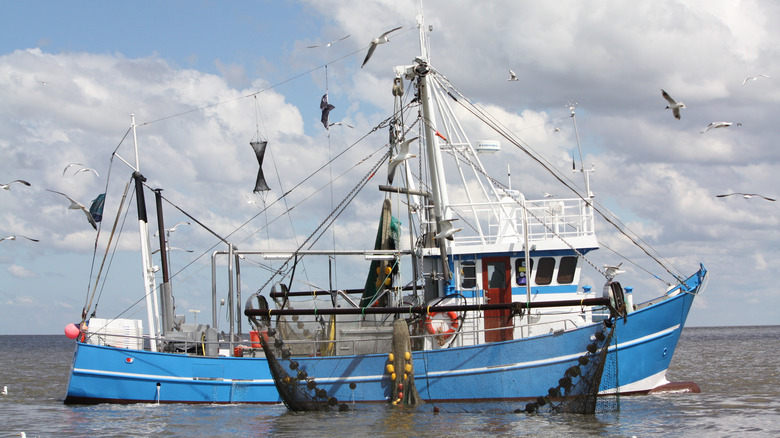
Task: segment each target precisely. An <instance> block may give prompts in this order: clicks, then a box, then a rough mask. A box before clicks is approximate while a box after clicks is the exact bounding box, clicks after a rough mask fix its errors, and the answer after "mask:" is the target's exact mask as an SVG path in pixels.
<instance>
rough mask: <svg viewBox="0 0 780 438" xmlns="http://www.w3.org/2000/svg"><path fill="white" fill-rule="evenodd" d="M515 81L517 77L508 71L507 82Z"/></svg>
mask: <svg viewBox="0 0 780 438" xmlns="http://www.w3.org/2000/svg"><path fill="white" fill-rule="evenodd" d="M516 80H517V75H516V74H515V72H513V71H512V70H509V79H507V81H516Z"/></svg>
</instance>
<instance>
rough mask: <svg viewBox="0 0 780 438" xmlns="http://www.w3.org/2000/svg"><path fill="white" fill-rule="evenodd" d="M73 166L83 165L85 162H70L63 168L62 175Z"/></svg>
mask: <svg viewBox="0 0 780 438" xmlns="http://www.w3.org/2000/svg"><path fill="white" fill-rule="evenodd" d="M73 166H83V164H81V163H70V164H68V165H67V166H65V168H64V169H62V176H65V172H66V171H67V170H68V169H70V168H71V167H73Z"/></svg>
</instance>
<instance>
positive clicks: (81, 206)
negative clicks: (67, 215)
mask: <svg viewBox="0 0 780 438" xmlns="http://www.w3.org/2000/svg"><path fill="white" fill-rule="evenodd" d="M46 191H47V192H52V193H57V194H58V195H62V196H64V197H66V198H68V201H70V205H69V206H68V208H69V209H70V210H81V211H83V212H84V214H85V215H87V220H89V224H90V225H92V228H94V229H96V230H97V222H95V219H94V218H93V217H92V213H90V212H89V210H88V209H87V207H85V206H84V204H82V203H80V202H78V201H75V200H74V199H73V198H71V197H70V196H68V195H66V194H65V193H62V192H57V191H55V190H49V189H46Z"/></svg>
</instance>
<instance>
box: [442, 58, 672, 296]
mask: <svg viewBox="0 0 780 438" xmlns="http://www.w3.org/2000/svg"><path fill="white" fill-rule="evenodd" d="M431 73H434V75H433V77H434V79H435V80H436V82H437V83H438V84H439V86H441V87H442V88H446V89H448V91H447V94H448V95H449V96H450V98H452V99H453V100H454V101H455V102H457V103H458V104H460V106H461V107H463V109H465V110H466V111H468V112H470V113H471V114H472V115H474V116H475V117H477V118H478V119H479V120H481V121H483V122H485V123H486V124H487V125H488V126H490V127H491V128H492V129H493V130H494V131H496V133H497V134H499V135H501V136H502V137H503V138H505V139H506V140H508V141H509V142H510V143H512V144H513V145H515V146H516V147H517V148H518V149H520V150H521V151H522V152H524V153H525V154H526V155H527V156H528V157H529V158H531V159H532V160H534V161H536V162H537V163H538V164H540V165H541V166H542V167H543V168H544V169H545V170H547V171H548V172H549V173H550V174H551V175H552V176H553V177H554V178H555V179H556V180H558V182H560V183H561V184H563V185H564V186H565V187H567V188H568V189H570V190H571V191H572V192H573V193H574V194H575V195H577V196H578V197H579V198H580V199H582V200H583V201H584V202H587V203H589V204H590V205H593V200H592V199H590V198H588V199H586V198H585V197H583V196H582V195H581V194H580V193H579V191H577V190H576V189H575V188H574V187H572V186H571V185H570V184H569V183H568V182H567V181H565V180H564V179H563V178H562V177H561V176H560V175H558V173H556V172H555V171H554V169H553V168H552V167H551V166H550V165H549V164H547V163H545V162H543V160H542V158H540V156H539V155H538V154H535V153H531V151H530V150H529V149H528V148H527V147H526V146H523V145H522V144H520V141H519V139H515V138H513V137H512V135H511V133H510V132H508V131H507V130H505V129H504V128H502V127H501V126H500V122H499V121H497V120H495V119H492V117H491V116H490V115H489V114H488V113H487V112H485V111H483V110H482V109H481V108H480V107H479V106H478V105H476V104H475V103H473V102H472V101H471V100H470V99H468V98H467V97H466V96H465V95H464V94H463V93H462V92H460V91H459V90H458V89H456V88H455V87H454V86H453V85H452V84H451V83H449V81H447V79H446V78H445V77H444V76H443V75H441V74H440V73H438V71H436V70H435V69H431ZM442 81H447V82H446V84H445V83H444V82H442ZM450 91H452V92H455V93H457V94H458V95H459V96H460V97H462V99H458V98H456V97H455V96H454V95H453V94H452V93H451V92H450ZM464 102H468V105H465V104H464ZM479 171H480V172H481V173H483V175H485V173H484V171H482V170H481V169H480V170H479ZM485 176H486V177H488V176H487V175H485ZM488 178H490V177H488ZM490 179H491V180H493V181H495V180H494V179H492V178H490ZM498 185H499V186H501V185H500V184H498ZM593 210H594V211H596V212H597V213H598V214H599V215H600V216H601V217H602V218H603V219H604V220H605V221H607V223H609V224H610V225H612V226H614V227H615V229H617V230H618V232H620V233H621V234H623V235H624V236H625V237H626V238H628V239H629V240H630V241H631V242H632V243H633V244H634V245H636V246H637V247H638V248H639V249H641V250H642V251H643V252H644V253H645V254H646V255H647V256H648V257H650V258H651V259H652V260H653V261H655V262H656V263H658V265H659V266H661V267H662V268H663V269H664V270H666V272H667V273H669V275H671V276H672V277H674V278H675V279H676V280H677V281H678V282H679V283H683V280H682V278H680V277H679V276H678V275H677V274H675V273H674V272H672V271H671V269H670V268H669V267H667V266H666V264H664V263H663V262H662V261H661V260H659V258H658V257H656V256H655V255H653V254H651V253H650V252H649V250H648V249H647V248H645V246H644V245H641V244H640V243H639V242H638V241H637V240H636V239H634V238H633V237H632V236H630V235H629V234H628V233H627V232H626V231H625V230H624V229H623V228H621V227H620V226H618V225H617V224H616V223H615V222H614V221H613V220H612V219H610V218H609V217H607V215H606V214H605V213H604V212H602V211H601V210H600V209H599V208H595V206H594V208H593ZM526 211H527V210H526ZM536 219H537V220H538V218H536ZM556 236H557V234H556ZM558 237H559V238H560V236H558ZM562 240H563V239H562ZM564 242H565V241H564ZM567 245H569V244H568V243H567ZM648 246H649V245H648ZM569 247H570V248H572V249H574V248H573V247H571V245H569ZM575 251H576V250H575ZM585 260H586V261H587V259H585ZM588 263H589V264H591V266H594V267H595V265H593V264H592V263H591V262H590V261H588ZM596 269H597V271H598V272H600V273H602V274H604V275H605V276H606V274H605V273H604V272H603V271H601V270H600V269H598V268H596Z"/></svg>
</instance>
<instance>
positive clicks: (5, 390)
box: [0, 386, 8, 395]
mask: <svg viewBox="0 0 780 438" xmlns="http://www.w3.org/2000/svg"><path fill="white" fill-rule="evenodd" d="M0 395H8V387H7V386H3V392H0Z"/></svg>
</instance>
